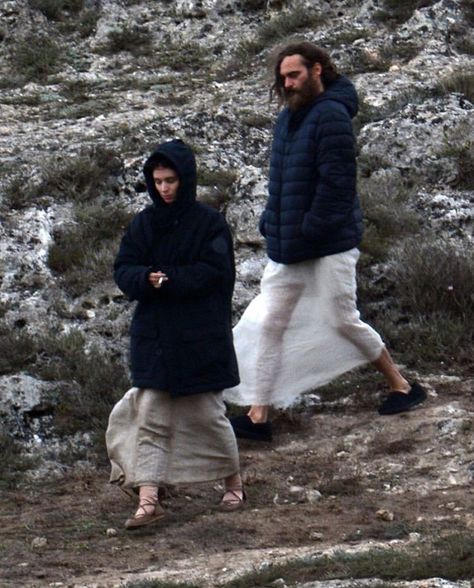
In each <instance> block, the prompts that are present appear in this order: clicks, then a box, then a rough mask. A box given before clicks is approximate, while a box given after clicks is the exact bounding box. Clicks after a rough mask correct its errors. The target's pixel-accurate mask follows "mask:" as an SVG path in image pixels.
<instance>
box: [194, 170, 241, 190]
mask: <svg viewBox="0 0 474 588" xmlns="http://www.w3.org/2000/svg"><path fill="white" fill-rule="evenodd" d="M236 177H237V175H236V173H235V171H230V170H210V169H205V168H200V169H199V171H198V184H200V185H201V186H213V187H215V188H229V187H230V186H232V184H233V183H234V182H235V180H236Z"/></svg>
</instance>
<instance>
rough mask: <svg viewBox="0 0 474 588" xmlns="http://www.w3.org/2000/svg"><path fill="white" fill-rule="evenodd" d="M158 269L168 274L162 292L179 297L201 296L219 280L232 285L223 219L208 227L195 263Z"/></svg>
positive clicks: (229, 241)
mask: <svg viewBox="0 0 474 588" xmlns="http://www.w3.org/2000/svg"><path fill="white" fill-rule="evenodd" d="M160 269H161V271H163V272H164V273H165V274H166V275H167V277H168V280H167V281H166V282H164V283H163V286H162V288H161V289H162V292H163V296H169V297H173V298H178V299H186V298H192V297H195V296H203V295H206V294H208V293H209V292H211V291H212V290H213V289H214V288H215V287H216V286H217V285H221V284H222V283H225V284H227V285H228V286H229V288H233V285H234V279H235V269H234V255H233V247H232V239H231V235H230V231H229V229H228V227H227V224H226V223H225V222H224V221H223V219H222V220H220V221H218V222H217V223H216V222H214V223H213V224H212V225H211V226H210V227H209V229H208V231H207V232H206V235H205V238H204V239H203V242H202V245H201V248H200V253H199V258H198V259H197V260H196V261H195V262H194V263H189V264H185V265H170V266H166V265H165V266H163V267H161V268H160Z"/></svg>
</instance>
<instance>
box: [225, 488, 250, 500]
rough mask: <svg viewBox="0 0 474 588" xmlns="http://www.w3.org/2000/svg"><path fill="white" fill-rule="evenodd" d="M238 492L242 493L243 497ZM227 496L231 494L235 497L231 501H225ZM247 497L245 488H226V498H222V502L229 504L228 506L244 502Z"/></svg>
mask: <svg viewBox="0 0 474 588" xmlns="http://www.w3.org/2000/svg"><path fill="white" fill-rule="evenodd" d="M237 492H242V496H239V495H238V494H237ZM226 494H231V495H232V496H233V498H230V500H229V499H228V500H224V498H225V495H226ZM245 498H246V496H245V490H244V488H243V486H239V487H236V488H226V489H225V492H224V496H223V497H222V502H224V503H227V504H236V503H239V502H243V501H244V500H245Z"/></svg>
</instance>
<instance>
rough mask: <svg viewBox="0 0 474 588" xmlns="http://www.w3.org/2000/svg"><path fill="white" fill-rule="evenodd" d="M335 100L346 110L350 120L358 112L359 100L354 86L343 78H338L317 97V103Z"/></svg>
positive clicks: (347, 79)
mask: <svg viewBox="0 0 474 588" xmlns="http://www.w3.org/2000/svg"><path fill="white" fill-rule="evenodd" d="M323 100H336V101H337V102H341V103H342V104H344V106H345V107H346V108H347V110H348V112H349V114H350V116H351V118H354V116H355V115H356V114H357V111H358V110H359V99H358V97H357V91H356V89H355V87H354V84H353V83H352V82H351V81H350V80H349V78H346V77H345V76H339V77H338V78H337V80H335V81H334V82H332V83H331V84H329V85H328V86H326V88H325V90H324V92H323V93H322V94H321V95H320V96H318V98H317V101H318V102H322V101H323Z"/></svg>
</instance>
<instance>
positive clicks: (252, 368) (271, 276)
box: [225, 42, 426, 441]
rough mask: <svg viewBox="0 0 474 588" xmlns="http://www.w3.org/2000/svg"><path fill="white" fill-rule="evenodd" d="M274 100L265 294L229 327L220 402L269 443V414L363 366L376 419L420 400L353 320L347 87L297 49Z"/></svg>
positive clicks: (355, 206) (353, 207)
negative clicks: (371, 376) (377, 379)
mask: <svg viewBox="0 0 474 588" xmlns="http://www.w3.org/2000/svg"><path fill="white" fill-rule="evenodd" d="M272 91H273V92H275V93H276V95H277V97H278V98H279V100H280V102H281V103H283V105H284V108H283V110H282V111H281V112H280V114H279V117H278V120H277V124H276V127H275V131H274V138H273V144H272V153H271V160H270V176H269V197H268V201H267V203H266V207H265V210H264V212H263V215H262V217H261V219H260V224H259V228H260V232H261V233H262V235H263V237H264V238H265V241H266V246H267V253H268V257H269V258H270V260H269V262H268V264H267V266H266V268H265V271H264V274H263V277H262V282H261V292H260V294H259V295H258V296H257V297H256V298H255V299H254V300H253V301H252V302H251V303H250V305H249V306H248V308H247V309H246V310H245V312H244V314H243V315H242V318H241V320H240V321H239V323H238V324H237V326H236V327H235V328H234V342H235V348H236V352H237V358H238V362H239V369H240V374H241V383H240V385H239V386H238V387H236V388H233V389H229V390H227V391H226V393H225V398H226V400H227V401H228V402H230V403H234V404H239V405H243V406H249V405H250V410H249V411H248V412H247V414H244V415H239V416H237V417H234V418H233V419H231V422H232V425H233V427H234V430H235V433H236V435H237V436H238V437H243V438H248V439H253V440H263V441H271V439H272V426H271V422H270V421H269V420H268V413H269V407H270V406H274V407H279V408H285V407H288V406H291V405H292V404H294V403H295V402H296V401H297V400H298V399H299V397H300V395H301V394H302V393H304V392H308V391H310V390H314V389H315V388H317V387H318V386H322V385H324V384H326V383H328V382H329V381H331V380H333V379H334V378H335V377H337V376H339V375H341V374H343V373H344V372H346V371H348V370H350V369H353V368H355V367H357V366H361V365H363V364H366V363H372V364H373V365H374V367H375V368H376V369H377V370H378V371H379V372H381V373H382V374H383V376H384V377H385V379H386V382H387V385H388V388H389V394H388V396H387V398H386V399H385V400H384V402H383V403H382V404H381V406H380V407H379V413H380V414H395V413H399V412H404V411H407V410H410V409H411V408H413V407H414V406H416V405H417V404H419V403H421V402H422V401H423V400H424V399H425V398H426V392H425V391H424V390H423V388H422V387H421V386H420V385H419V384H418V383H416V382H415V383H413V384H410V383H409V382H408V381H407V380H406V379H405V378H404V377H403V375H402V374H401V373H400V371H399V369H398V368H397V366H396V365H395V364H394V362H393V360H392V358H391V356H390V354H389V353H388V351H387V349H386V347H385V345H384V343H383V341H382V339H381V337H380V336H379V334H378V333H377V332H376V331H374V329H372V327H370V326H369V325H367V324H366V323H364V322H362V321H361V320H360V314H359V311H358V310H357V298H356V264H357V260H358V258H359V250H358V246H359V245H360V242H361V240H362V233H363V224H362V212H361V208H360V203H359V198H358V195H357V189H356V175H357V172H356V146H355V138H354V133H353V129H352V122H351V119H352V118H353V117H354V116H355V115H356V113H357V109H358V98H357V92H356V90H355V88H354V86H353V84H352V82H351V81H350V80H349V79H348V78H346V77H344V76H342V75H340V74H338V72H337V70H336V67H335V65H334V64H333V62H332V61H331V59H330V56H329V55H328V53H327V52H326V51H324V50H323V49H321V48H319V47H317V46H316V45H314V44H312V43H309V42H301V43H296V44H291V45H288V46H287V47H285V48H284V49H282V50H281V51H280V53H279V54H278V56H277V59H276V64H275V81H274V84H273V86H272Z"/></svg>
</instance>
